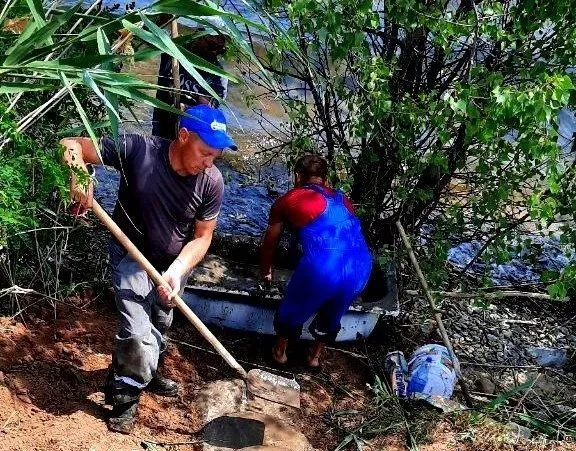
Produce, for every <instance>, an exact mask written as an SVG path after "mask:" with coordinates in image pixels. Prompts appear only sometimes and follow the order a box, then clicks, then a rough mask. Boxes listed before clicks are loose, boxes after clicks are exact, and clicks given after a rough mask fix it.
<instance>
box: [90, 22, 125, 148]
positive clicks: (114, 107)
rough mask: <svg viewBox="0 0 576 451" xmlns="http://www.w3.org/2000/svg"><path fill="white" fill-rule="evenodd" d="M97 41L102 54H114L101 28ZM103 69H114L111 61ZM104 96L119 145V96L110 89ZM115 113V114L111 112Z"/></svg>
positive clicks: (115, 138) (114, 135) (114, 136)
mask: <svg viewBox="0 0 576 451" xmlns="http://www.w3.org/2000/svg"><path fill="white" fill-rule="evenodd" d="M96 41H97V43H98V52H99V53H100V54H101V55H112V47H111V46H110V41H109V40H108V36H106V33H104V30H102V28H100V29H99V30H98V32H97V34H96ZM102 68H103V69H106V70H112V69H113V68H112V64H111V62H107V63H105V64H103V65H102ZM104 97H105V99H106V101H107V103H108V104H110V105H111V108H108V117H109V118H110V127H111V128H112V137H113V138H114V142H115V143H116V144H117V145H118V144H119V143H120V139H119V134H120V133H119V128H120V116H119V114H118V113H117V111H118V96H117V95H116V94H114V93H111V92H109V91H106V90H105V91H104ZM111 113H114V114H111Z"/></svg>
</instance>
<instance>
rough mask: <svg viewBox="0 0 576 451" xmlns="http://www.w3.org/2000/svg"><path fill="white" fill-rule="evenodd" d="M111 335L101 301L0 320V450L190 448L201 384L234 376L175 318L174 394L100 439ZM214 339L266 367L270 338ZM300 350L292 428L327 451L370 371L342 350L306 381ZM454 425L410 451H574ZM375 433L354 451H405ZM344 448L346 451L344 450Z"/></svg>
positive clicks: (355, 419)
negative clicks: (178, 388)
mask: <svg viewBox="0 0 576 451" xmlns="http://www.w3.org/2000/svg"><path fill="white" fill-rule="evenodd" d="M115 328H116V318H115V313H114V306H113V301H112V299H111V297H110V296H104V297H100V298H99V299H97V300H94V299H93V297H92V296H91V295H82V296H77V297H74V298H71V299H69V300H68V301H67V302H66V303H60V304H58V306H57V308H56V309H53V308H48V307H45V308H34V309H29V310H27V312H26V314H25V316H24V317H18V318H17V319H11V318H8V317H0V451H4V450H6V451H8V450H10V451H11V450H26V451H28V450H43V451H44V450H61V451H76V450H90V451H100V450H102V451H103V450H106V451H129V450H130V451H131V450H141V449H144V448H143V446H142V442H143V441H150V442H155V443H161V445H160V446H157V447H156V449H157V450H159V451H160V450H166V451H168V450H174V451H176V450H197V449H200V448H199V445H197V444H194V443H193V442H195V441H196V440H197V439H196V438H195V436H194V433H195V432H197V431H199V430H200V429H201V427H202V424H201V420H200V415H199V411H198V406H197V403H196V396H197V393H198V390H199V389H200V388H201V387H202V386H203V385H204V384H205V383H206V382H210V381H214V380H219V379H227V378H233V377H235V374H234V373H233V372H232V371H231V370H230V369H228V368H227V367H226V366H225V364H224V363H223V362H222V360H221V359H220V357H218V356H216V355H213V354H211V353H209V352H206V351H205V350H206V349H208V345H207V344H206V343H205V342H204V341H203V340H202V339H201V337H199V336H198V335H197V334H196V333H195V332H194V331H193V330H192V329H191V327H190V326H188V325H187V324H186V323H185V322H184V320H182V319H177V320H176V321H175V324H174V327H173V330H172V332H171V338H172V339H174V340H177V341H178V343H173V344H172V346H171V350H170V356H169V358H168V359H167V370H168V376H169V377H171V378H173V379H175V380H177V381H178V382H179V383H180V384H181V385H182V388H183V390H182V395H181V396H180V398H178V399H166V398H161V397H157V396H155V395H151V394H147V393H145V394H144V395H143V397H142V401H141V407H140V409H139V412H138V421H137V426H136V429H135V431H134V433H133V434H132V435H129V436H126V435H120V434H115V433H110V432H108V430H107V428H106V424H105V421H104V419H105V415H106V410H105V407H103V405H102V404H103V395H102V393H101V384H102V382H103V380H104V377H105V374H106V371H107V367H108V365H109V363H110V353H111V351H112V345H113V336H114V331H115ZM216 332H217V335H218V336H219V338H221V339H222V341H223V342H224V344H225V345H226V346H227V347H229V348H230V350H231V351H232V353H233V354H234V355H235V356H237V358H238V359H240V360H243V361H249V362H252V363H256V364H260V365H268V364H269V361H268V360H267V355H268V350H269V347H270V338H267V337H258V336H254V335H246V334H231V333H229V332H224V331H216ZM183 343H186V344H183ZM300 351H302V349H298V347H296V348H295V349H293V351H292V355H290V356H289V357H292V360H293V361H296V364H295V365H293V366H292V367H291V371H294V372H295V373H296V377H297V379H298V381H299V382H300V384H301V387H302V397H301V400H302V409H301V411H300V413H297V414H294V417H293V418H292V423H293V425H294V426H295V427H296V428H297V429H299V430H300V431H302V432H303V433H304V434H305V436H306V437H307V438H308V440H309V441H310V443H311V444H312V446H314V447H315V448H316V449H317V450H326V451H327V450H334V449H336V447H337V446H338V444H339V443H340V442H341V441H342V439H343V438H344V437H345V434H343V430H344V429H345V430H347V431H350V430H354V428H355V427H356V426H355V424H358V426H359V427H360V425H361V424H362V422H363V421H366V419H367V418H368V417H367V416H364V413H363V412H364V411H366V412H368V411H369V407H370V405H371V393H370V391H369V389H368V387H367V384H369V383H372V381H373V376H372V374H373V373H372V372H371V371H370V368H369V367H368V365H367V364H366V363H365V360H363V359H361V358H358V357H355V356H354V355H353V353H351V352H350V351H349V350H348V349H346V348H344V349H343V351H344V352H342V350H330V351H328V354H327V356H326V357H327V359H326V363H325V365H324V367H323V369H322V371H321V372H320V373H318V374H311V373H309V372H307V371H305V370H304V369H303V367H301V366H299V365H298V363H297V362H298V360H297V355H298V354H299V352H300ZM382 408H383V409H385V408H386V407H382ZM380 421H383V420H380ZM455 424H456V423H455V422H454V421H442V420H440V421H435V422H433V423H432V425H431V426H430V431H429V433H428V438H427V439H426V440H423V441H422V442H421V444H420V445H419V447H418V449H420V450H423V451H440V450H471V449H476V450H477V449H481V450H512V449H518V450H524V449H526V450H528V449H530V450H535V449H542V450H544V449H558V450H560V449H562V450H569V449H570V450H572V449H576V448H574V447H572V446H571V445H570V444H561V445H558V444H555V445H550V444H546V445H538V444H533V443H532V444H529V445H528V444H522V443H519V442H517V443H515V444H513V445H511V444H510V443H509V442H506V443H505V444H504V445H502V446H495V445H494V443H499V440H500V439H499V437H500V435H501V434H502V431H501V430H500V429H498V428H496V429H494V428H493V429H492V430H489V429H483V430H482V431H480V435H482V434H485V435H486V437H488V439H486V438H482V437H480V439H481V440H480V441H478V440H476V441H475V442H472V441H470V440H466V436H465V433H471V432H470V431H471V429H470V424H469V423H466V424H465V425H464V426H461V427H455ZM381 426H382V427H383V428H384V429H383V434H381V436H380V437H377V438H374V439H372V440H371V441H370V442H359V443H361V444H362V446H363V447H364V450H367V451H377V450H391V451H395V450H404V449H407V446H406V443H407V442H408V439H407V437H406V436H405V434H403V433H402V434H400V433H397V432H394V430H391V431H392V432H385V429H386V427H387V426H389V425H387V424H382V425H381ZM474 431H475V433H478V431H479V430H478V429H474ZM494 431H496V432H494ZM490 434H492V435H490ZM499 434H500V435H499ZM358 435H360V434H358ZM494 437H496V438H495V439H494ZM482 440H484V441H482ZM482 443H484V445H482ZM349 445H350V446H354V444H353V442H351V443H350V444H349ZM344 449H356V448H354V447H351V448H344Z"/></svg>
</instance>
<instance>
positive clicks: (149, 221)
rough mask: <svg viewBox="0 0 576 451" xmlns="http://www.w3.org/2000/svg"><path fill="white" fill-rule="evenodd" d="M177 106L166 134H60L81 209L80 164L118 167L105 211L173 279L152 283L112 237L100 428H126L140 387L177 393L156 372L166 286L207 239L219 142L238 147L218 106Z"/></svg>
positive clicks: (85, 193)
mask: <svg viewBox="0 0 576 451" xmlns="http://www.w3.org/2000/svg"><path fill="white" fill-rule="evenodd" d="M185 114H186V115H185V116H183V117H182V118H181V120H180V128H179V131H178V136H177V137H176V139H174V140H173V141H168V140H166V139H163V138H160V137H156V136H143V135H135V134H132V135H130V134H128V135H121V136H120V139H119V143H117V144H116V143H115V142H114V140H113V139H112V138H111V137H104V138H102V139H101V141H100V148H101V149H100V152H98V151H97V149H96V148H95V146H94V144H93V142H92V140H91V139H90V138H79V137H77V138H65V139H63V140H62V141H61V142H60V143H61V144H62V145H63V146H64V147H65V151H64V160H65V161H66V163H68V165H69V166H70V167H71V169H72V171H71V173H72V182H71V192H72V196H73V198H74V199H75V200H76V201H78V202H79V211H80V212H82V211H86V210H88V209H89V208H90V207H91V206H92V192H93V186H92V184H91V183H90V184H88V185H86V183H81V179H82V177H81V176H79V174H80V172H79V171H87V166H86V165H87V164H103V165H106V166H112V167H114V168H115V169H117V170H118V171H120V174H121V177H120V188H119V192H118V201H117V203H116V207H115V209H114V214H113V218H114V219H115V221H116V223H117V224H118V225H119V226H120V228H121V229H122V230H123V231H124V233H126V235H128V237H129V238H130V240H132V242H133V243H134V244H135V245H136V246H137V247H138V248H139V249H140V250H141V251H142V253H143V254H144V255H145V256H146V257H147V258H148V259H149V260H150V262H151V263H152V264H153V265H154V266H155V267H156V269H158V270H159V271H161V272H163V275H164V278H165V279H166V281H167V282H168V283H169V284H170V286H171V287H172V292H168V290H166V289H164V288H162V287H157V288H156V289H155V287H154V285H153V283H152V281H151V280H150V279H149V278H148V276H147V274H146V272H145V271H144V270H142V269H141V268H140V266H139V265H138V263H137V262H136V261H134V260H133V259H132V258H131V257H130V256H129V255H128V253H127V252H126V250H125V249H124V248H123V247H122V246H121V245H120V244H119V243H118V242H116V241H115V240H114V239H112V241H111V243H110V249H109V252H110V268H111V272H112V284H113V286H114V291H115V295H116V305H117V308H118V313H119V330H118V333H117V335H116V340H115V351H114V354H113V357H112V365H111V366H110V371H109V374H108V377H107V379H106V384H105V388H104V393H105V398H106V401H105V402H106V404H108V405H111V406H112V413H111V415H110V418H109V419H108V427H109V428H110V429H111V430H113V431H116V432H122V433H129V432H131V430H132V428H133V425H134V418H135V415H136V410H137V407H138V401H139V397H140V393H141V392H142V390H144V389H146V390H148V391H151V392H153V393H156V394H159V395H163V396H177V394H178V386H177V384H176V383H175V382H174V381H171V380H169V379H166V378H164V377H162V372H161V368H162V363H163V360H164V356H165V351H166V347H167V346H166V338H165V334H166V332H167V330H168V328H169V327H170V325H171V323H172V313H173V312H172V307H173V306H174V304H173V301H172V293H178V292H180V290H181V287H182V286H183V284H184V283H185V282H186V279H187V277H188V275H189V273H190V271H191V270H192V269H193V268H194V267H195V266H196V265H197V264H198V262H200V260H202V258H203V257H204V255H205V254H206V251H207V250H208V247H209V246H210V243H211V241H212V235H213V232H214V229H215V227H216V218H217V216H218V213H219V211H220V206H221V203H222V194H223V190H224V184H223V180H222V174H221V173H220V171H219V170H218V168H216V167H215V166H213V162H214V159H215V158H217V157H219V156H220V155H221V153H222V151H223V150H224V149H226V148H231V149H233V150H236V145H235V144H234V141H233V140H232V139H231V138H230V136H228V135H227V133H226V119H225V117H224V115H223V114H222V112H221V111H219V110H217V109H215V108H211V107H209V106H206V105H198V106H194V107H191V108H189V109H187V110H186V112H185Z"/></svg>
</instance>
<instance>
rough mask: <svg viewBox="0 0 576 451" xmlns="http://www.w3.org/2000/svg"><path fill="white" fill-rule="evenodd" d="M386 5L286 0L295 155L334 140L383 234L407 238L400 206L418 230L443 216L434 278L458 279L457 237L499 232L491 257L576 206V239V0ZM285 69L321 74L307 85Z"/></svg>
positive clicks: (568, 215) (431, 247) (361, 203)
mask: <svg viewBox="0 0 576 451" xmlns="http://www.w3.org/2000/svg"><path fill="white" fill-rule="evenodd" d="M374 5H376V4H374V3H373V2H367V1H363V0H353V1H343V0H322V1H313V0H296V1H292V2H290V3H289V4H288V6H286V7H285V10H284V13H285V14H286V16H287V17H288V18H289V21H290V28H289V30H288V35H289V36H290V37H291V38H292V41H293V43H295V45H297V47H298V50H299V52H289V51H286V48H287V47H288V46H287V45H286V43H285V38H284V39H283V41H282V42H277V43H275V45H274V46H271V48H268V49H267V57H269V58H270V59H269V61H270V63H269V65H270V66H272V65H274V67H275V68H281V69H282V71H283V73H282V74H280V75H279V76H278V78H277V79H276V83H278V84H279V85H280V86H285V91H284V96H283V98H284V100H285V108H286V110H287V113H288V117H289V125H288V127H287V131H286V135H287V140H286V141H287V142H286V147H285V148H286V151H287V156H288V160H289V161H291V159H292V158H293V157H294V155H296V154H298V153H301V152H308V151H315V152H319V153H322V154H324V155H325V156H326V157H327V158H328V159H329V160H330V162H331V164H332V168H333V169H334V180H333V182H334V183H335V184H336V185H338V186H342V187H347V188H349V193H350V194H351V195H352V197H353V200H354V201H355V203H356V204H357V206H358V211H359V212H360V213H361V215H362V217H363V219H364V222H365V224H367V225H369V227H367V232H368V235H369V238H370V241H371V243H372V245H373V247H375V248H377V249H378V248H380V246H381V245H382V244H388V243H390V242H391V241H392V240H393V237H392V236H391V232H390V230H393V224H394V222H395V221H396V220H397V219H401V221H402V222H403V223H404V225H405V227H406V228H407V229H408V230H409V231H412V232H414V233H419V232H420V231H421V227H422V226H424V225H427V226H430V227H428V229H431V230H432V235H431V236H429V237H427V238H428V239H427V240H426V244H425V245H424V247H423V249H421V250H420V252H419V253H420V255H422V256H423V258H424V259H425V260H426V261H425V262H424V266H425V268H426V270H427V275H429V277H430V278H431V280H433V284H434V285H437V284H443V283H444V282H445V281H446V280H447V276H448V272H449V271H448V270H449V268H448V267H447V266H446V265H445V258H446V250H447V249H448V248H449V247H450V246H451V245H452V244H453V243H454V241H455V240H457V239H465V240H472V239H476V240H479V241H481V242H484V243H486V246H485V248H484V252H485V254H484V255H483V257H485V258H486V259H489V258H492V257H493V258H494V259H495V261H502V260H503V258H504V256H506V258H508V253H509V251H510V248H511V247H512V246H513V243H514V242H518V241H521V240H522V236H523V234H524V233H526V231H530V230H540V231H542V232H543V233H548V230H549V227H550V225H551V224H552V223H554V222H555V221H558V219H559V218H560V217H561V216H562V217H563V218H564V220H568V222H567V226H566V227H564V228H563V229H562V230H561V232H562V233H563V240H564V242H565V244H571V245H574V244H576V239H575V238H576V235H575V232H573V229H574V227H573V221H574V212H575V211H576V210H575V207H576V205H575V202H576V201H575V200H574V199H575V198H576V184H575V183H574V179H575V178H574V173H575V170H574V163H572V159H570V158H568V157H567V155H566V151H565V149H564V150H563V149H561V148H560V146H559V129H558V114H559V113H560V111H561V110H562V109H564V108H569V107H571V106H573V105H574V100H575V99H576V89H575V86H574V80H575V77H574V71H573V64H574V61H576V40H574V39H573V37H574V36H576V12H575V10H574V8H571V7H570V5H569V4H567V3H566V2H562V1H560V0H556V1H551V2H544V3H543V2H539V1H535V0H534V1H530V2H514V1H508V0H506V1H494V0H482V1H480V2H460V3H459V4H458V5H454V4H452V3H450V2H448V3H446V2H440V1H432V2H425V3H423V2H420V1H417V0H401V1H395V2H385V3H378V4H377V5H378V8H379V9H377V10H376V9H374ZM274 6H275V8H276V9H273V11H282V7H281V6H280V5H278V4H275V5H274ZM301 55H307V57H308V58H304V59H303V58H302V57H301ZM284 74H289V75H290V77H291V79H296V80H299V82H300V83H301V84H302V85H303V86H305V88H306V89H305V90H304V91H303V92H301V95H299V96H296V95H294V93H293V91H292V90H291V89H289V88H290V86H288V85H286V82H285V78H284V77H283V75H284ZM274 92H275V93H277V92H278V88H277V86H274ZM280 92H282V91H280ZM568 138H570V137H568ZM569 229H570V230H569ZM565 274H566V276H565V277H562V276H560V277H561V279H564V278H567V277H568V274H572V272H571V271H565ZM482 276H483V275H480V278H479V279H478V280H477V282H476V283H484V280H486V279H484V278H482ZM570 277H572V276H570ZM574 280H575V281H576V279H574ZM468 282H470V280H468ZM549 283H552V282H551V281H550V282H549ZM568 285H569V284H568V283H567V281H564V280H561V281H560V282H558V284H556V285H554V286H552V287H551V293H553V294H554V295H561V294H565V293H567V292H568V291H567V290H566V289H565V288H566V287H567V286H568ZM563 287H564V288H563Z"/></svg>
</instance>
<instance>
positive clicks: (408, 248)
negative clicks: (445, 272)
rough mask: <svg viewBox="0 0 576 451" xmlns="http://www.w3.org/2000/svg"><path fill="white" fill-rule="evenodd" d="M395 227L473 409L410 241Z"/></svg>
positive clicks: (402, 231) (466, 398)
mask: <svg viewBox="0 0 576 451" xmlns="http://www.w3.org/2000/svg"><path fill="white" fill-rule="evenodd" d="M396 227H397V229H398V232H399V233H400V237H401V238H402V242H403V243H404V247H405V248H406V251H407V252H408V256H409V257H410V261H411V263H412V266H413V267H414V270H415V271H416V275H417V276H418V280H419V281H420V285H421V286H422V290H423V291H424V294H425V295H426V299H428V303H429V304H430V309H431V310H432V313H433V316H434V319H435V320H436V324H437V325H438V330H439V331H440V335H441V336H442V341H443V342H444V345H445V346H446V348H447V349H448V353H449V354H450V358H451V359H452V362H453V363H454V371H455V372H456V376H457V377H458V383H459V384H460V388H461V389H462V395H464V400H465V401H466V404H467V406H468V407H473V406H474V404H473V402H472V398H471V397H470V394H469V393H468V389H467V388H466V384H465V383H464V379H463V378H462V372H461V371H460V365H458V363H457V362H458V360H457V359H456V354H455V353H454V347H453V346H452V341H451V340H450V337H448V334H447V332H446V328H445V327H444V322H443V321H442V317H441V316H440V312H439V311H438V308H437V307H436V302H435V301H434V298H433V297H432V293H431V292H430V288H428V282H426V278H425V277H424V274H423V273H422V270H421V269H420V265H419V264H418V260H417V259H416V254H414V251H413V250H412V246H411V244H410V240H408V236H407V235H406V231H405V230H404V227H403V226H402V223H401V222H400V221H396Z"/></svg>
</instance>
